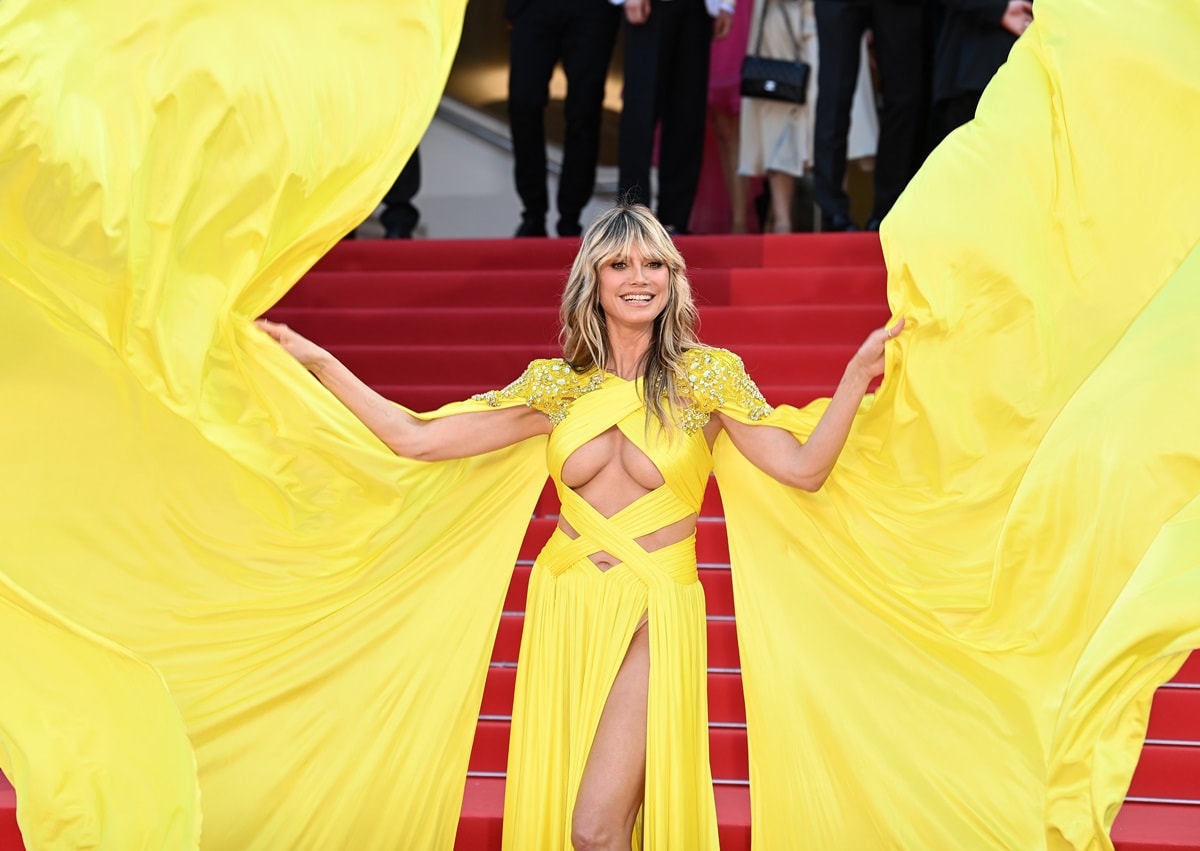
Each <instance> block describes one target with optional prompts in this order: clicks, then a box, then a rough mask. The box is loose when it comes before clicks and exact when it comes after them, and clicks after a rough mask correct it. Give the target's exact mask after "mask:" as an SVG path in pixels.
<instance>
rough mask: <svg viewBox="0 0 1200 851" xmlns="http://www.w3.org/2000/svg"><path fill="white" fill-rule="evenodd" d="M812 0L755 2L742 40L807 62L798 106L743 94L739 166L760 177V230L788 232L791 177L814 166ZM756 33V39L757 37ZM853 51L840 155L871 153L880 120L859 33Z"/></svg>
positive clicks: (815, 62)
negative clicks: (763, 210) (765, 205)
mask: <svg viewBox="0 0 1200 851" xmlns="http://www.w3.org/2000/svg"><path fill="white" fill-rule="evenodd" d="M813 6H814V4H813V0H755V2H754V14H753V17H752V21H751V31H750V38H749V42H748V44H749V45H751V46H752V47H751V48H749V49H752V50H753V51H754V52H756V53H758V54H759V55H761V56H767V57H770V58H773V59H787V60H791V59H795V58H796V57H797V56H799V58H800V59H801V60H802V61H805V62H808V63H809V64H810V65H811V66H812V67H811V70H810V71H809V76H808V95H807V97H806V99H805V102H804V103H802V104H798V103H788V102H785V101H778V100H763V99H759V98H743V100H742V111H741V112H742V115H741V134H740V137H741V138H740V144H739V162H738V171H739V173H740V174H742V175H746V176H757V175H764V174H765V175H766V178H767V186H768V188H769V193H768V194H769V198H770V209H769V212H768V213H767V215H766V221H765V222H764V223H763V230H764V231H769V232H772V233H791V232H792V231H794V230H795V229H796V224H797V223H796V222H795V221H794V219H793V211H794V209H795V196H796V181H797V180H799V179H802V178H804V176H805V174H806V173H807V172H808V171H809V170H810V169H811V168H812V165H813V137H814V116H815V113H816V103H817V100H818V99H819V97H820V89H819V88H818V86H817V67H818V65H819V57H818V48H817V26H816V18H815V15H814V8H813ZM760 31H761V40H760ZM855 56H856V58H857V60H858V67H857V72H858V73H857V77H856V84H855V89H854V92H853V98H852V101H851V114H850V121H849V129H848V131H847V136H848V141H847V154H846V155H847V158H848V159H852V160H854V159H860V158H863V157H870V156H872V155H874V153H875V147H876V143H877V141H878V138H879V119H878V116H877V114H876V110H875V89H874V85H873V83H872V78H871V69H870V63H869V61H868V56H867V48H866V43H865V39H860V43H859V49H858V50H857V51H856V53H855Z"/></svg>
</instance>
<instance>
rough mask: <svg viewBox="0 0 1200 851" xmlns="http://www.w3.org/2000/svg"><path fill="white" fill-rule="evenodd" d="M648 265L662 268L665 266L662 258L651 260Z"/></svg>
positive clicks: (653, 267)
mask: <svg viewBox="0 0 1200 851" xmlns="http://www.w3.org/2000/svg"><path fill="white" fill-rule="evenodd" d="M646 265H647V266H649V267H650V268H651V269H661V268H662V267H663V262H662V261H661V260H651V261H650V262H649V263H647V264H646Z"/></svg>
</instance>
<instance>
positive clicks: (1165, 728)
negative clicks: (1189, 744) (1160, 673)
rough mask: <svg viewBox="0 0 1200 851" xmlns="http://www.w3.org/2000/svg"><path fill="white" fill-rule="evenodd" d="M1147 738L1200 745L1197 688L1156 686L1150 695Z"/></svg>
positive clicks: (1199, 711)
mask: <svg viewBox="0 0 1200 851" xmlns="http://www.w3.org/2000/svg"><path fill="white" fill-rule="evenodd" d="M1146 738H1147V739H1157V740H1162V741H1196V742H1197V743H1198V744H1200V688H1192V689H1184V688H1170V687H1167V688H1160V689H1159V690H1158V691H1157V692H1155V694H1154V704H1153V706H1152V707H1151V712H1150V724H1149V726H1148V727H1147V729H1146Z"/></svg>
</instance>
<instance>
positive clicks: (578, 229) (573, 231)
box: [558, 219, 583, 236]
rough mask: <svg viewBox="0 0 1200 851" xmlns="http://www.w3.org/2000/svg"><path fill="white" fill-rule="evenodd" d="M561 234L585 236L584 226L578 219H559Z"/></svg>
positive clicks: (559, 231) (559, 232)
mask: <svg viewBox="0 0 1200 851" xmlns="http://www.w3.org/2000/svg"><path fill="white" fill-rule="evenodd" d="M558 235H559V236H583V227H582V226H581V225H580V224H579V222H578V220H576V221H564V220H563V219H559V220H558Z"/></svg>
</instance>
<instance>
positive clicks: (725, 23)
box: [713, 0, 749, 41]
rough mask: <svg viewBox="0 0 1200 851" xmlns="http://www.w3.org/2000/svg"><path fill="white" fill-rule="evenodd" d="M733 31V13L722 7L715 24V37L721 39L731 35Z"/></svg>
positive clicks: (747, 0)
mask: <svg viewBox="0 0 1200 851" xmlns="http://www.w3.org/2000/svg"><path fill="white" fill-rule="evenodd" d="M742 2H743V3H747V2H749V0H742ZM732 31H733V15H732V14H731V13H730V12H729V10H728V9H722V10H721V11H720V12H718V13H717V20H716V23H714V24H713V39H714V40H717V41H719V40H720V39H723V38H725V36H727V35H729V33H730V32H732Z"/></svg>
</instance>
